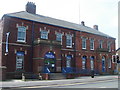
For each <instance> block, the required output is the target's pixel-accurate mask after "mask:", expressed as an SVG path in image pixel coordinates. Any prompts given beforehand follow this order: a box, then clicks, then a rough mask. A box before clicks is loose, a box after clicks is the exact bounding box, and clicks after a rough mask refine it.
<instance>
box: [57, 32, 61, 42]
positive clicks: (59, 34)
mask: <svg viewBox="0 0 120 90" xmlns="http://www.w3.org/2000/svg"><path fill="white" fill-rule="evenodd" d="M56 40H57V41H62V34H61V33H57V34H56Z"/></svg>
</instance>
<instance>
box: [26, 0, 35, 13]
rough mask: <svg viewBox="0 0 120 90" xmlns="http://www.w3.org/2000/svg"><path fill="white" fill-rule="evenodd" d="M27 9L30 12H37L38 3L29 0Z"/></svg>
mask: <svg viewBox="0 0 120 90" xmlns="http://www.w3.org/2000/svg"><path fill="white" fill-rule="evenodd" d="M26 11H27V12H28V13H32V14H36V5H35V3H33V2H28V3H27V4H26Z"/></svg>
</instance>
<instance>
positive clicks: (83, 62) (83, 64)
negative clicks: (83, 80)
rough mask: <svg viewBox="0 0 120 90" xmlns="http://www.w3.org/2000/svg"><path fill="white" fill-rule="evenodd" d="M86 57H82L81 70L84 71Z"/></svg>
mask: <svg viewBox="0 0 120 90" xmlns="http://www.w3.org/2000/svg"><path fill="white" fill-rule="evenodd" d="M86 62H87V56H83V57H82V69H86Z"/></svg>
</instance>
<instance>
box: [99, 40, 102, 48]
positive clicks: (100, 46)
mask: <svg viewBox="0 0 120 90" xmlns="http://www.w3.org/2000/svg"><path fill="white" fill-rule="evenodd" d="M102 44H103V41H102V40H100V41H99V48H103V46H102Z"/></svg>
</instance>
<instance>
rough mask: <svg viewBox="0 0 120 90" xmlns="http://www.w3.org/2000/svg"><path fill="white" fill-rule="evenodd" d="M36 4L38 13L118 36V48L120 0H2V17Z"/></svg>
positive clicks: (0, 11)
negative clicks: (96, 26) (95, 26)
mask: <svg viewBox="0 0 120 90" xmlns="http://www.w3.org/2000/svg"><path fill="white" fill-rule="evenodd" d="M28 1H29V2H34V3H35V4H36V13H37V14H40V15H44V16H48V17H52V18H56V19H60V20H65V21H69V22H73V23H77V24H80V23H81V21H84V22H85V25H86V26H88V27H92V28H93V25H98V28H99V31H101V32H103V33H106V34H108V35H110V36H112V37H114V38H116V49H117V48H118V2H119V1H120V0H2V1H1V2H0V18H1V17H2V16H3V15H4V14H7V13H14V12H19V11H25V5H26V4H27V2H28Z"/></svg>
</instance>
